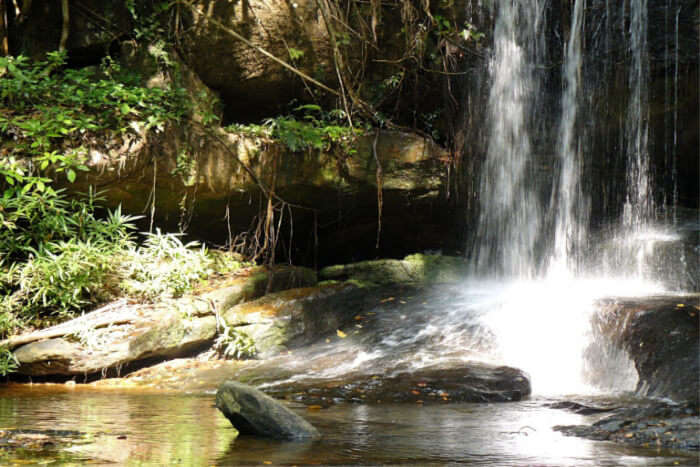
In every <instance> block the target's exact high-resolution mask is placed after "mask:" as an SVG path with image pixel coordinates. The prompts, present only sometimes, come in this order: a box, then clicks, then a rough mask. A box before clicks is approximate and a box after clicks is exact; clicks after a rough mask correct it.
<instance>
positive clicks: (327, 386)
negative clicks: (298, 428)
mask: <svg viewBox="0 0 700 467" xmlns="http://www.w3.org/2000/svg"><path fill="white" fill-rule="evenodd" d="M264 390H265V392H266V393H267V394H270V395H272V396H274V397H280V398H286V399H289V400H293V401H296V402H301V403H303V404H306V405H309V406H311V405H318V406H321V407H324V406H329V405H332V404H335V403H347V402H349V403H368V404H376V403H383V402H410V403H447V402H510V401H519V400H522V399H524V398H526V397H527V396H529V395H530V391H531V389H530V381H529V379H528V377H527V375H526V374H525V373H523V372H522V371H520V370H518V369H516V368H511V367H506V366H491V365H486V364H482V363H471V364H467V365H465V366H464V367H461V368H451V369H422V370H416V371H413V372H402V373H397V374H393V375H390V376H383V375H378V374H371V375H361V376H354V377H352V378H351V379H342V380H304V381H297V382H294V383H291V384H283V385H277V386H270V387H266V388H264Z"/></svg>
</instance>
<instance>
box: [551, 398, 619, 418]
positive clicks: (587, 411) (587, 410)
mask: <svg viewBox="0 0 700 467" xmlns="http://www.w3.org/2000/svg"><path fill="white" fill-rule="evenodd" d="M545 406H546V407H549V408H551V409H564V410H569V411H571V412H573V413H577V414H580V415H592V414H596V413H605V412H611V411H613V410H615V409H616V408H617V407H593V406H589V405H584V404H580V403H578V402H572V401H562V402H554V403H552V404H545Z"/></svg>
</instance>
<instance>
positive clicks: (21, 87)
mask: <svg viewBox="0 0 700 467" xmlns="http://www.w3.org/2000/svg"><path fill="white" fill-rule="evenodd" d="M64 64H65V53H64V52H51V53H49V54H47V59H46V60H40V61H30V60H28V59H27V58H25V57H22V56H19V57H0V74H4V76H3V81H2V83H3V85H2V88H0V102H2V104H3V105H4V106H5V107H7V108H9V109H11V110H10V111H7V112H2V113H0V133H1V134H2V135H3V136H4V137H7V138H8V139H10V140H12V141H13V143H14V144H12V145H10V146H9V149H10V155H14V156H25V157H26V156H30V157H36V156H38V155H41V154H43V153H44V152H45V151H51V150H56V148H57V146H59V143H62V142H66V140H68V141H70V142H71V143H73V144H71V147H74V148H76V147H80V145H81V144H84V143H85V142H86V140H87V137H88V136H89V135H90V134H94V133H95V132H97V131H104V130H112V131H114V130H116V131H118V132H126V131H128V130H129V129H130V128H133V127H134V126H140V127H145V128H146V129H150V128H156V129H162V128H163V125H164V123H165V122H167V121H170V120H178V119H179V118H181V117H182V116H183V115H184V114H185V113H186V111H187V105H186V103H185V100H184V92H183V91H182V90H169V89H160V88H145V87H142V86H137V85H129V84H127V83H125V82H123V81H121V80H120V79H119V75H120V70H119V69H118V67H117V66H116V65H115V64H114V62H112V61H110V60H107V61H106V62H105V65H104V66H103V69H102V76H98V75H97V73H96V72H95V71H94V70H93V69H90V68H84V69H79V70H72V69H67V70H61V71H57V70H59V69H60V68H61V67H63V66H64ZM75 143H77V144H75Z"/></svg>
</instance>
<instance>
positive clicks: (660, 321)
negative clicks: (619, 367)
mask: <svg viewBox="0 0 700 467" xmlns="http://www.w3.org/2000/svg"><path fill="white" fill-rule="evenodd" d="M699 313H700V297H698V296H680V297H649V298H644V299H625V300H612V299H610V300H605V301H602V302H601V310H600V312H599V313H598V315H597V316H596V319H595V322H594V325H595V328H596V329H597V332H598V333H600V334H601V335H602V336H605V337H606V338H607V339H609V340H611V341H612V342H613V343H614V344H615V345H616V346H618V347H619V348H621V349H623V350H624V351H626V352H627V353H628V354H629V357H630V358H631V359H632V360H633V361H634V364H635V367H636V369H637V373H638V375H639V382H638V384H637V393H638V394H639V395H642V396H653V397H666V398H670V399H673V400H676V401H691V402H693V403H695V404H697V403H698V398H699V397H700V320H699V318H698V314H699Z"/></svg>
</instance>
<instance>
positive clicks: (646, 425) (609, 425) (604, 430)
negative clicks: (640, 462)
mask: <svg viewBox="0 0 700 467" xmlns="http://www.w3.org/2000/svg"><path fill="white" fill-rule="evenodd" d="M698 415H700V414H699V413H698V406H697V405H694V404H681V405H668V404H661V403H658V404H657V405H655V406H652V407H630V408H624V409H618V410H616V411H615V412H613V413H612V414H611V415H609V416H607V417H605V418H603V419H601V420H598V421H597V422H595V423H593V424H592V425H559V426H555V427H554V430H556V431H560V432H562V433H563V434H565V435H567V436H578V437H581V438H587V439H594V440H600V441H615V442H618V443H623V444H631V445H635V446H643V447H653V448H670V449H679V450H686V451H698V450H700V439H698V433H699V432H700V416H698Z"/></svg>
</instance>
